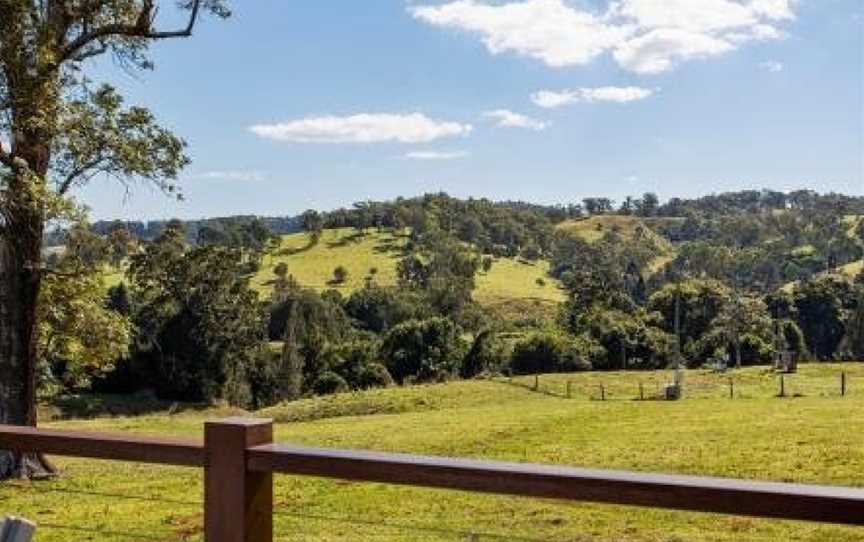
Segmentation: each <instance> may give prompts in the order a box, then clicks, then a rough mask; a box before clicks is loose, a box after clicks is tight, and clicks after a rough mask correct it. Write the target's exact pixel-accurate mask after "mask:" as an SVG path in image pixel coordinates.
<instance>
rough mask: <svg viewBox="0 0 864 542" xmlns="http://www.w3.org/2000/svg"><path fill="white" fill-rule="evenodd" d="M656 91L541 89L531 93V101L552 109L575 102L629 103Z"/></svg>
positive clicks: (644, 89) (648, 89)
mask: <svg viewBox="0 0 864 542" xmlns="http://www.w3.org/2000/svg"><path fill="white" fill-rule="evenodd" d="M655 92H656V90H655V89H650V88H642V87H596V88H577V89H573V90H560V91H553V90H540V91H538V92H535V93H534V94H532V95H531V101H532V102H534V103H535V104H536V105H538V106H540V107H544V108H547V109H551V108H554V107H561V106H564V105H570V104H574V103H596V102H615V103H627V102H635V101H638V100H644V99H645V98H648V97H649V96H651V95H653V94H654V93H655Z"/></svg>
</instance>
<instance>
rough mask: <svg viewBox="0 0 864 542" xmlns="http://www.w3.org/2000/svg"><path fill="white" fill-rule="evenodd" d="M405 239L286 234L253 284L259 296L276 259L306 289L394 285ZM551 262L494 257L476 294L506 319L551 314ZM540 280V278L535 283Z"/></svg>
mask: <svg viewBox="0 0 864 542" xmlns="http://www.w3.org/2000/svg"><path fill="white" fill-rule="evenodd" d="M406 241H407V239H406V238H405V237H404V236H400V235H397V234H394V233H393V232H390V231H381V232H378V231H369V232H367V233H366V234H365V235H358V234H357V232H356V230H354V229H352V228H340V229H331V230H325V231H324V232H323V234H322V235H321V239H320V240H319V241H318V243H317V244H315V245H310V237H309V235H308V234H305V233H297V234H291V235H285V236H283V237H282V244H281V246H280V247H279V248H278V249H277V250H275V251H273V252H271V253H270V254H268V255H266V256H265V257H264V260H263V262H262V265H261V270H260V271H259V273H258V274H256V275H255V276H254V277H253V279H252V285H253V287H255V288H256V289H257V290H258V291H259V292H261V293H262V294H263V295H267V294H268V293H269V291H270V290H271V288H272V278H273V273H272V271H273V268H274V267H275V266H276V264H278V263H279V262H285V263H286V264H287V265H288V272H289V273H290V274H292V275H294V278H295V279H297V281H298V282H299V283H300V284H301V285H303V286H306V287H309V288H313V289H316V290H319V291H320V290H324V289H327V288H334V289H336V290H338V291H340V292H341V293H343V294H346V295H347V294H350V293H351V292H352V291H354V290H356V289H357V288H360V287H362V286H363V284H364V283H365V281H366V277H369V276H372V273H371V270H373V269H374V270H375V272H374V279H375V281H376V282H377V283H378V284H381V285H385V286H387V285H393V284H396V264H397V263H398V261H399V258H400V257H401V256H402V255H403V250H404V247H405V243H406ZM339 265H341V266H344V267H345V268H346V269H347V270H348V278H347V280H346V281H345V282H344V283H342V284H332V283H331V282H330V281H331V279H332V277H333V270H334V269H335V268H336V267H337V266H339ZM548 271H549V263H548V262H546V261H535V262H529V261H525V260H522V259H518V258H496V259H495V262H494V263H493V265H492V269H491V270H490V271H489V272H488V273H484V272H482V271H481V272H480V273H479V274H478V275H477V289H476V290H475V292H474V298H475V299H476V300H477V301H478V302H480V303H481V304H483V305H484V306H486V307H489V308H490V309H492V310H494V311H495V312H496V313H498V314H500V315H502V316H504V317H508V318H516V317H520V316H521V317H524V316H525V311H526V310H528V311H530V312H531V315H532V316H535V315H537V314H538V313H539V314H543V315H549V314H550V311H554V309H555V307H556V305H557V303H559V302H561V301H563V300H564V299H565V293H564V291H563V290H562V289H561V288H560V286H559V285H558V283H557V281H556V280H555V279H553V278H551V277H549V276H548ZM538 279H540V280H539V281H538Z"/></svg>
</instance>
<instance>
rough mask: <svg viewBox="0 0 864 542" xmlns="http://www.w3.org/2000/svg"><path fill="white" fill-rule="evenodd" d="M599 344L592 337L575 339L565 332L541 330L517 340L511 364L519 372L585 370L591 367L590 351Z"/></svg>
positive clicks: (515, 371)
mask: <svg viewBox="0 0 864 542" xmlns="http://www.w3.org/2000/svg"><path fill="white" fill-rule="evenodd" d="M596 347H597V345H596V343H595V342H594V341H591V340H590V339H588V338H580V339H579V340H574V339H572V338H570V337H567V336H566V335H564V334H562V333H556V332H538V333H535V334H533V335H531V336H530V337H528V338H527V339H524V340H522V341H519V342H517V343H516V345H515V346H514V347H513V355H512V356H511V358H510V368H511V369H512V370H513V372H514V373H515V374H534V373H560V372H571V371H585V370H588V369H590V368H591V363H590V362H589V361H588V360H587V359H586V353H587V352H590V350H591V349H594V348H596Z"/></svg>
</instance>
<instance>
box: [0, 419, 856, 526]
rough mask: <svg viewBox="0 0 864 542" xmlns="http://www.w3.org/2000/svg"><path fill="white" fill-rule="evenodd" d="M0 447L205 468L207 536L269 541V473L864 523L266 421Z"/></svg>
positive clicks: (743, 496)
mask: <svg viewBox="0 0 864 542" xmlns="http://www.w3.org/2000/svg"><path fill="white" fill-rule="evenodd" d="M0 449H5V450H13V451H15V452H20V453H24V452H39V453H44V454H54V455H64V456H73V457H86V458H93V459H110V460H120V461H129V462H143V463H159V464H168V465H180V466H187V467H198V468H203V469H204V531H205V539H206V540H207V542H265V541H266V542H271V541H272V540H273V474H274V473H284V474H294V475H308V476H321V477H329V478H339V479H344V480H354V481H365V482H383V483H391V484H405V485H411V486H418V487H431V488H445V489H455V490H463V491H475V492H484V493H497V494H506V495H518V496H524V497H540V498H550V499H564V500H569V501H585V502H597V503H609V504H619V505H634V506H649V507H659V508H669V509H676V510H690V511H699V512H715V513H724V514H738V515H747V516H758V517H769V518H781V519H794V520H807V521H818V522H830V523H842V524H848V525H859V526H864V489H858V488H847V487H832V486H817V485H801V484H784V483H773V482H753V481H743V480H733V479H725V478H709V477H699V476H677V475H665V474H649V473H637V472H624V471H611V470H595V469H581V468H572V467H559V466H551V465H534V464H527V463H505V462H490V461H474V460H467V459H453V458H444V457H431V456H418V455H406V454H392V453H381V452H370V451H357V450H338V449H328V448H308V447H299V446H288V445H281V444H274V443H273V423H272V421H270V420H262V419H246V418H228V419H223V420H216V421H211V422H206V423H205V425H204V442H203V443H199V442H189V441H181V440H171V439H163V438H143V437H140V436H135V435H118V434H102V433H85V432H71V431H56V430H47V429H35V428H29V427H17V426H3V425H0Z"/></svg>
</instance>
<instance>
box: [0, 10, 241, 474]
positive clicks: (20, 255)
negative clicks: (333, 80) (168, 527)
mask: <svg viewBox="0 0 864 542" xmlns="http://www.w3.org/2000/svg"><path fill="white" fill-rule="evenodd" d="M224 1H225V0H181V1H179V2H176V3H175V2H168V1H167V0H166V1H161V2H160V1H158V0H0V423H6V424H16V425H35V424H36V367H37V362H38V359H39V353H38V333H37V329H38V326H39V322H38V319H39V318H38V315H39V314H40V313H39V310H38V299H39V292H40V287H41V285H42V279H43V277H44V276H45V275H46V274H47V273H50V270H49V269H46V268H45V266H44V265H43V261H42V238H43V233H44V230H45V226H46V224H47V223H49V222H50V221H52V220H56V219H57V218H59V217H61V216H62V214H63V213H64V211H66V210H68V209H69V207H70V199H69V198H70V195H71V193H72V192H73V191H74V189H75V188H76V187H79V186H81V185H83V184H85V183H86V182H88V181H89V180H90V179H92V178H94V177H95V176H107V177H111V178H114V179H117V180H118V181H120V182H122V183H129V182H133V181H136V180H137V181H143V182H149V183H152V184H154V185H155V186H157V187H158V188H160V189H162V190H164V191H166V192H170V193H175V185H174V181H175V179H176V178H177V174H178V172H179V171H180V169H181V168H182V167H183V166H184V165H186V163H187V162H188V159H187V158H186V155H185V143H184V142H183V141H182V140H181V139H179V138H177V137H176V136H174V135H173V134H172V133H171V132H169V131H168V130H165V129H164V128H162V127H160V126H159V125H158V124H157V123H156V122H155V119H154V118H153V115H152V114H151V113H150V112H149V111H148V110H147V109H144V108H141V107H127V106H125V105H124V103H123V99H122V97H121V96H120V94H119V93H118V92H117V91H116V90H115V89H114V88H112V87H110V86H107V85H102V86H96V87H95V88H94V86H93V85H92V82H91V81H89V80H88V78H87V77H86V73H87V71H88V70H89V69H90V68H91V67H92V63H91V62H90V61H91V60H92V59H93V58H94V57H98V56H101V55H105V54H109V55H112V56H113V58H114V59H115V60H117V61H118V62H119V63H121V64H122V65H123V66H124V67H125V68H126V69H127V70H146V69H150V68H152V66H153V64H152V62H151V61H150V58H149V55H148V49H149V46H150V44H151V43H152V42H153V41H154V40H162V39H170V38H182V37H186V36H189V35H191V34H192V30H193V28H194V27H195V24H196V22H197V20H198V18H199V16H200V15H201V13H202V12H210V13H213V14H215V15H218V16H220V17H227V16H228V15H229V12H228V9H227V7H226V5H225V4H224ZM163 4H164V5H163ZM175 6H176V7H177V8H178V9H180V10H181V11H184V12H185V14H186V16H187V20H186V22H185V24H183V25H182V28H178V29H160V28H159V26H160V21H159V20H157V12H159V8H160V7H161V8H164V9H163V10H162V12H163V13H164V12H170V11H172V10H173V9H174V8H175ZM47 470H48V468H47V466H46V465H45V463H44V461H41V460H40V459H39V458H38V457H35V456H27V455H23V456H22V455H19V454H13V453H9V452H0V477H7V476H12V475H18V476H32V475H39V474H44V473H45V472H46V471H47Z"/></svg>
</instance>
